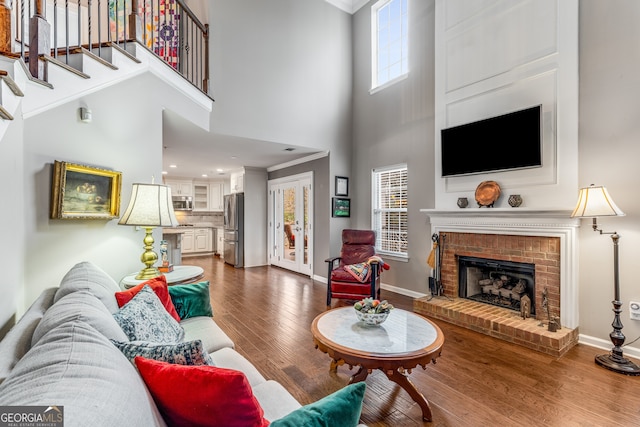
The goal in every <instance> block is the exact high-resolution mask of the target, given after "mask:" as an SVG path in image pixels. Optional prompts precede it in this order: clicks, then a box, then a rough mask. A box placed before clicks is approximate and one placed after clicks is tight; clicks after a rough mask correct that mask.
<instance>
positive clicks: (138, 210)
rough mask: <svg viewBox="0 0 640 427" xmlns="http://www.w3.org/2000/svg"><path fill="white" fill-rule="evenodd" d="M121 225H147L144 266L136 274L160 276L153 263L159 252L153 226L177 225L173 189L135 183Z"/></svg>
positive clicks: (137, 277) (144, 277) (140, 275)
mask: <svg viewBox="0 0 640 427" xmlns="http://www.w3.org/2000/svg"><path fill="white" fill-rule="evenodd" d="M118 224H120V225H135V226H139V227H142V228H144V229H145V231H146V234H145V236H144V240H143V242H144V249H145V251H144V252H143V253H142V255H141V256H140V260H141V261H142V263H143V264H145V266H146V267H145V268H143V269H142V270H140V272H139V273H138V275H137V276H136V279H137V280H148V279H153V278H154V277H158V276H160V274H161V273H160V271H158V269H157V268H156V267H154V266H153V265H154V264H155V263H156V261H157V260H158V254H157V253H155V252H154V251H153V242H154V240H153V234H152V231H153V228H154V227H177V226H178V220H177V219H176V214H175V213H174V212H173V203H172V201H171V189H170V188H169V187H168V186H166V185H159V184H133V190H132V191H131V200H130V201H129V206H127V210H126V211H125V213H124V215H122V217H121V218H120V221H118Z"/></svg>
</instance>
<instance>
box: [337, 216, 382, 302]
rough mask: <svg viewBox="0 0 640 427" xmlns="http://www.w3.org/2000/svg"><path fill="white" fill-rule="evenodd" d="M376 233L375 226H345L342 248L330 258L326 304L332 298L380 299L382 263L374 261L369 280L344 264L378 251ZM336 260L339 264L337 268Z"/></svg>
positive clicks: (354, 261) (358, 261)
mask: <svg viewBox="0 0 640 427" xmlns="http://www.w3.org/2000/svg"><path fill="white" fill-rule="evenodd" d="M375 243H376V234H375V232H373V230H349V229H347V230H342V250H341V252H340V256H339V257H333V258H327V259H326V260H325V262H326V263H327V265H328V270H327V308H331V299H332V298H340V299H349V300H361V299H363V298H366V297H371V298H377V299H380V272H381V271H382V266H381V265H380V264H379V263H377V262H372V263H371V277H370V279H369V280H368V281H367V282H366V283H362V282H360V281H358V279H356V278H355V277H353V276H352V275H351V274H350V273H349V272H348V271H346V270H345V269H344V268H343V266H345V265H351V264H358V263H361V262H366V261H367V260H368V259H369V258H370V257H372V256H373V255H375V254H376V251H375ZM336 261H339V265H338V267H337V268H336V267H335V264H336Z"/></svg>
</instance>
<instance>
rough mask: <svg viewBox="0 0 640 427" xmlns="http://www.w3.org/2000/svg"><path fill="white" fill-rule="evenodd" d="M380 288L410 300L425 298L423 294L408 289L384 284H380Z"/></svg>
mask: <svg viewBox="0 0 640 427" xmlns="http://www.w3.org/2000/svg"><path fill="white" fill-rule="evenodd" d="M380 287H381V288H382V289H384V290H385V291H391V292H395V293H396V294H400V295H404V296H407V297H411V298H423V297H426V296H427V294H423V293H422V292H416V291H412V290H410V289H404V288H399V287H397V286H393V285H388V284H386V283H381V284H380Z"/></svg>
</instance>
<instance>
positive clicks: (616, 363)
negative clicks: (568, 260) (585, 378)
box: [571, 184, 640, 375]
mask: <svg viewBox="0 0 640 427" xmlns="http://www.w3.org/2000/svg"><path fill="white" fill-rule="evenodd" d="M599 216H624V212H622V211H621V210H620V208H618V206H616V204H615V203H614V202H613V200H612V199H611V196H609V193H608V192H607V189H606V188H605V187H603V186H599V187H597V186H595V185H593V184H591V185H590V186H589V187H585V188H581V189H580V194H579V195H578V204H577V205H576V208H575V209H574V210H573V213H572V214H571V217H572V218H573V217H577V218H593V231H599V232H600V234H610V235H611V240H612V241H613V286H614V300H613V301H612V304H613V313H614V316H613V323H612V324H611V326H613V331H612V332H611V333H610V334H609V337H610V338H611V342H612V343H613V349H611V352H610V353H609V354H603V355H600V356H596V358H595V361H596V364H598V365H600V366H602V367H603V368H606V369H609V370H611V371H614V372H618V373H621V374H625V375H640V366H638V365H636V364H635V363H633V362H631V361H630V360H628V359H626V358H625V357H624V356H623V354H622V345H623V344H624V340H625V336H624V334H623V333H622V322H621V321H620V313H621V312H622V309H621V308H620V307H622V301H620V282H619V278H618V241H619V240H620V236H619V235H618V233H616V232H615V231H613V232H603V231H602V230H601V229H599V228H598V222H597V221H598V220H597V217H599Z"/></svg>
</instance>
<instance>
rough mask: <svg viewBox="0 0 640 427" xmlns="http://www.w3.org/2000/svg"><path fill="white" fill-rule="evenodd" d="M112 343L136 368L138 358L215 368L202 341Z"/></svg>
mask: <svg viewBox="0 0 640 427" xmlns="http://www.w3.org/2000/svg"><path fill="white" fill-rule="evenodd" d="M111 342H112V343H113V344H114V345H115V346H116V347H118V348H119V349H120V351H121V352H122V353H123V354H124V355H125V356H126V357H127V359H129V360H130V361H131V363H133V364H134V366H135V363H134V362H133V359H135V357H136V356H141V357H144V358H146V359H153V360H157V361H159V362H167V363H175V364H178V365H209V366H214V363H213V360H211V356H209V353H207V351H206V350H205V349H204V348H202V341H201V340H194V341H187V342H181V343H178V344H158V343H152V342H146V341H133V342H120V341H115V340H111Z"/></svg>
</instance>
